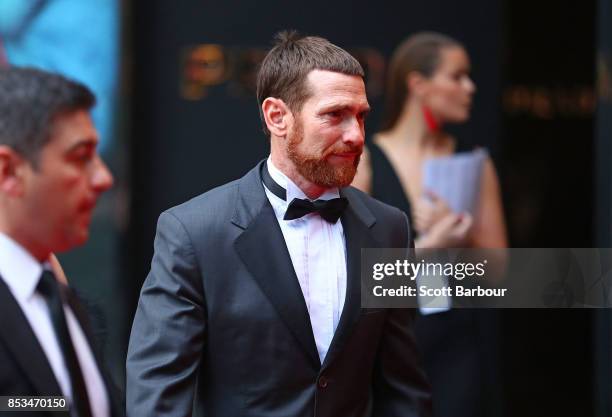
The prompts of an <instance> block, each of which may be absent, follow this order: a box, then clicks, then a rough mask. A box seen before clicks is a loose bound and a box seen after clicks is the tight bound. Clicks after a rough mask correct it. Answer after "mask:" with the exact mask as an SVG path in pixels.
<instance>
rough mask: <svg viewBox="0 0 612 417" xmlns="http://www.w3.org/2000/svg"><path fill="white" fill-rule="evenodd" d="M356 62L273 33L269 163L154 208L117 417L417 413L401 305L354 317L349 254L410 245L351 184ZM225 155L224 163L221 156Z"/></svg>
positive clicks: (360, 86)
mask: <svg viewBox="0 0 612 417" xmlns="http://www.w3.org/2000/svg"><path fill="white" fill-rule="evenodd" d="M363 75H364V74H363V69H362V68H361V66H360V64H359V63H358V62H357V61H356V60H355V59H354V58H353V57H352V56H351V55H350V54H348V53H347V52H346V51H344V50H343V49H341V48H339V47H337V46H335V45H333V44H331V43H330V42H328V41H327V40H325V39H322V38H319V37H305V38H301V37H299V36H297V35H296V34H291V33H282V34H280V35H279V37H278V42H277V45H276V46H275V47H274V48H273V49H272V50H271V51H270V52H269V53H268V55H267V56H266V58H265V59H264V61H263V63H262V65H261V69H260V71H259V74H258V86H257V94H258V100H259V104H260V113H261V117H262V122H263V127H264V131H265V132H266V133H267V134H268V136H269V138H270V144H271V153H270V157H269V158H268V159H267V160H265V161H262V162H260V163H259V164H258V165H257V166H256V167H255V168H253V169H252V170H251V171H250V172H249V173H247V174H246V176H244V177H243V178H242V179H239V180H237V181H234V182H232V183H229V184H226V185H224V186H222V187H220V188H217V189H214V190H212V191H210V192H208V193H205V194H203V195H201V196H199V197H196V198H195V199H193V200H191V201H189V202H187V203H185V204H182V205H180V206H178V207H175V208H172V209H170V210H168V211H166V212H164V213H163V214H162V215H161V216H160V218H159V223H158V226H157V236H156V238H155V254H154V257H153V262H152V266H151V272H150V273H149V276H148V277H147V279H146V282H145V284H144V286H143V288H142V292H141V296H140V301H139V304H138V309H137V312H136V317H135V319H134V324H133V327H132V334H131V337H130V345H129V351H128V360H127V405H128V415H130V416H133V417H136V416H173V417H179V416H180V417H182V416H190V415H191V413H192V407H193V398H194V393H195V392H196V389H195V388H196V379H197V381H198V389H197V395H198V397H199V398H200V400H201V404H202V407H203V409H204V411H205V415H207V416H208V415H210V416H241V417H251V416H252V417H255V416H257V417H273V416H276V417H281V416H282V417H287V416H291V417H312V416H313V415H316V416H319V417H352V416H354V417H357V416H359V417H363V416H369V415H371V416H376V417H391V416H422V415H428V414H429V409H430V402H429V394H428V386H427V383H426V382H425V380H424V378H423V374H422V372H421V371H420V369H419V367H418V366H417V359H416V356H417V355H416V353H415V346H414V341H413V338H412V335H411V331H410V326H411V323H412V320H413V312H412V311H409V310H392V309H389V310H385V309H381V310H365V309H362V308H361V305H360V304H361V300H360V271H359V265H360V252H361V248H371V247H372V248H373V247H383V248H384V247H400V248H401V247H404V248H407V247H409V246H411V245H412V236H411V234H410V227H409V225H408V220H407V218H406V216H405V215H404V214H403V213H402V212H400V211H399V210H397V209H395V208H392V207H390V206H387V205H385V204H382V203H380V202H378V201H376V200H374V199H372V198H371V197H368V196H367V195H365V194H364V193H361V192H360V191H358V190H356V189H354V188H351V187H348V185H349V184H350V183H351V181H352V180H353V177H354V175H355V171H356V168H357V164H358V162H359V157H360V155H361V152H362V149H363V143H364V119H365V116H366V114H367V113H368V111H369V105H368V101H367V98H366V93H365V85H364V80H363ZM227 157H228V158H230V157H231V156H230V155H228V156H227Z"/></svg>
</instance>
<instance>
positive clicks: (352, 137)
mask: <svg viewBox="0 0 612 417" xmlns="http://www.w3.org/2000/svg"><path fill="white" fill-rule="evenodd" d="M364 142H365V130H364V126H363V122H361V121H360V120H359V119H358V118H356V117H355V118H353V119H351V121H350V124H349V126H348V127H347V129H346V132H345V134H344V143H350V144H352V145H353V146H363V144H364Z"/></svg>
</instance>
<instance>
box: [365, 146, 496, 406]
mask: <svg viewBox="0 0 612 417" xmlns="http://www.w3.org/2000/svg"><path fill="white" fill-rule="evenodd" d="M368 149H369V151H370V161H371V167H372V188H371V193H372V196H373V197H374V198H376V199H378V200H380V201H382V202H385V203H387V204H390V205H392V206H395V207H397V208H399V209H401V210H403V211H404V212H405V213H406V215H407V216H408V219H409V220H410V222H411V227H412V213H411V205H410V199H409V198H408V196H407V195H406V194H405V193H404V189H403V187H402V185H401V183H400V180H399V178H398V176H397V174H396V173H395V170H394V169H393V167H392V165H391V163H390V161H389V160H388V158H387V157H386V155H385V154H384V153H383V151H382V150H381V149H380V147H378V146H377V145H376V144H374V143H370V145H369V147H368ZM487 314H490V311H489V310H481V311H477V310H472V309H451V310H449V311H446V312H442V313H436V314H429V315H423V314H421V313H420V312H419V313H418V314H417V319H416V323H415V337H416V342H417V345H418V347H419V349H420V351H421V355H422V359H423V364H424V366H425V370H426V372H427V374H428V376H429V379H430V382H431V384H432V390H433V409H434V417H449V416H453V417H480V416H486V415H489V412H488V410H490V409H495V408H497V407H496V405H497V406H499V402H498V401H499V393H500V392H501V391H499V389H498V388H497V387H498V384H496V383H495V382H496V380H497V372H495V369H497V368H498V367H499V362H498V358H497V357H496V352H497V349H496V348H495V346H497V343H496V341H497V335H496V334H494V333H495V332H496V330H495V329H496V326H495V325H494V324H495V323H494V322H492V321H491V318H490V317H487V316H486V315H487ZM495 315H496V312H493V314H491V316H495ZM496 403H497V404H496Z"/></svg>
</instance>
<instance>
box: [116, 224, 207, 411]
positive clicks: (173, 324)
mask: <svg viewBox="0 0 612 417" xmlns="http://www.w3.org/2000/svg"><path fill="white" fill-rule="evenodd" d="M154 249H155V253H154V255H153V261H152V264H151V271H150V272H149V275H148V276H147V278H146V280H145V283H144V285H143V287H142V290H141V293H140V300H139V302H138V307H137V310H136V316H135V318H134V323H133V325H132V332H131V335H130V342H129V347H128V355H127V366H126V403H127V414H128V416H130V417H138V416H147V417H148V416H173V417H182V416H191V414H192V408H193V398H194V389H195V382H196V375H197V370H198V367H199V363H200V357H201V355H202V349H203V346H204V338H205V331H206V313H205V312H206V308H205V300H204V293H203V288H202V278H201V274H200V271H199V269H198V266H197V262H196V258H195V255H194V248H193V245H192V242H191V240H190V237H189V234H188V232H187V229H186V228H185V226H184V225H183V224H182V223H181V221H180V220H179V219H178V218H177V217H176V216H175V215H174V214H173V213H172V212H165V213H162V215H161V216H160V218H159V221H158V224H157V233H156V236H155V245H154Z"/></svg>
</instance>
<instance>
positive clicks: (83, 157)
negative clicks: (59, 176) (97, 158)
mask: <svg viewBox="0 0 612 417" xmlns="http://www.w3.org/2000/svg"><path fill="white" fill-rule="evenodd" d="M72 158H73V159H74V160H75V161H78V162H88V161H89V160H90V159H91V158H92V154H91V153H90V152H78V153H75V154H74V155H73V156H72Z"/></svg>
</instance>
